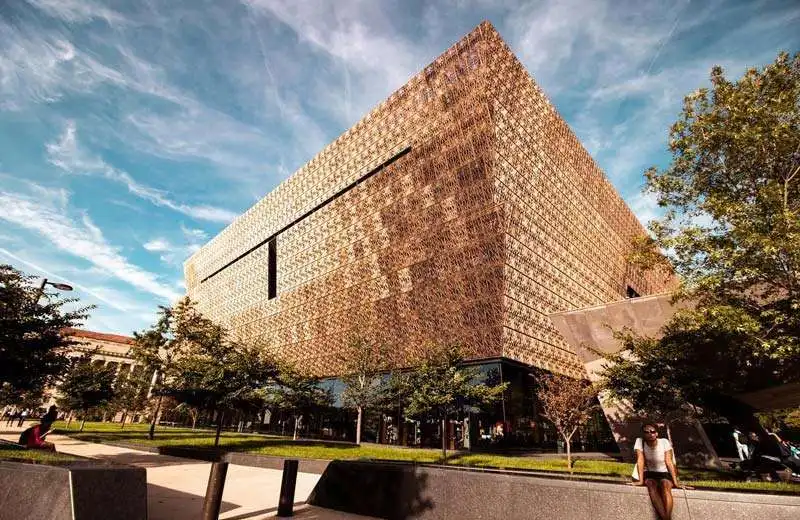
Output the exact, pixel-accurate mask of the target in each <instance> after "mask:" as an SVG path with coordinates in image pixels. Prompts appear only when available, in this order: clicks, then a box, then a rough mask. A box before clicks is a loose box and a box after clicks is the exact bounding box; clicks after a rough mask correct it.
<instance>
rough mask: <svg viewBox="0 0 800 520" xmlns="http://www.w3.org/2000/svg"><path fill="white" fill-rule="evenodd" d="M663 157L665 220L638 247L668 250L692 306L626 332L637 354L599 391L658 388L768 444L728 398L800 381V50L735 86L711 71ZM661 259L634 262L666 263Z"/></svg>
mask: <svg viewBox="0 0 800 520" xmlns="http://www.w3.org/2000/svg"><path fill="white" fill-rule="evenodd" d="M670 150H671V151H672V154H673V160H672V162H671V164H670V165H669V166H668V167H667V168H665V169H663V170H658V169H656V168H652V169H650V170H648V171H647V172H646V174H645V177H646V190H647V191H649V192H650V193H653V194H655V195H656V197H657V200H658V203H659V205H660V206H661V207H663V208H665V209H666V214H665V216H664V217H663V218H662V219H659V220H656V221H654V222H653V223H652V224H651V226H650V229H651V232H652V234H653V236H652V239H640V244H639V245H640V246H644V248H645V249H646V247H648V246H649V247H651V248H660V249H661V250H662V251H665V252H666V254H667V257H668V260H669V261H670V262H671V263H672V264H673V265H674V266H675V269H676V272H677V274H678V275H680V277H681V279H682V285H681V287H680V289H679V290H678V291H677V293H676V299H679V300H680V299H683V300H687V301H691V302H693V306H690V308H687V309H682V310H680V311H679V312H677V313H676V314H675V316H674V317H673V319H672V320H671V321H670V322H669V323H668V324H667V325H666V326H665V327H664V330H663V331H662V332H663V337H661V338H659V339H653V338H643V337H639V336H636V335H635V334H627V337H626V338H625V341H624V343H625V347H626V348H628V349H630V350H631V352H632V354H633V355H632V356H630V357H629V359H627V360H624V359H619V358H618V359H615V361H617V366H615V367H613V368H612V369H611V370H610V371H609V372H608V373H607V375H606V379H607V381H606V386H607V387H608V388H610V389H611V390H612V391H613V392H614V393H615V394H616V395H618V396H625V397H628V398H630V399H632V400H633V399H646V398H647V397H646V395H645V394H647V393H648V392H647V389H648V388H650V393H653V394H655V393H657V392H658V391H661V392H665V393H667V394H669V395H671V396H672V397H671V399H673V400H675V401H679V400H684V401H685V402H688V403H692V404H694V405H697V406H700V407H701V408H703V409H704V410H705V411H707V412H713V413H718V414H720V415H723V416H725V417H727V418H728V419H729V420H730V421H731V422H733V423H734V424H737V425H739V426H740V427H744V428H747V429H750V430H751V431H760V432H761V437H762V442H763V443H764V444H765V445H768V444H769V443H770V442H771V441H770V439H769V438H767V437H766V435H765V434H764V432H763V430H762V429H761V428H760V426H759V425H758V422H757V421H755V419H754V418H753V415H752V410H751V409H749V408H748V407H747V406H746V405H744V404H743V403H741V402H739V401H738V400H736V399H735V398H734V396H735V395H736V394H738V393H740V392H746V391H749V390H754V389H759V388H762V387H763V386H764V385H765V384H770V383H771V384H781V383H788V382H792V381H797V380H798V379H799V378H800V197H798V195H800V187H799V186H800V54H798V55H796V56H794V57H790V56H789V55H788V54H786V53H781V54H780V55H779V56H778V57H777V59H776V60H775V62H774V63H771V64H769V65H767V66H766V67H764V68H763V69H761V70H758V69H755V68H753V69H749V70H748V71H746V72H745V74H744V76H743V77H742V78H740V79H739V80H737V81H730V80H728V79H727V78H726V77H725V75H724V73H723V70H722V69H721V68H719V67H714V68H713V70H712V71H711V88H701V89H699V90H698V91H696V92H694V93H692V94H690V95H689V96H687V97H686V98H685V101H684V106H683V112H682V114H681V116H680V119H679V120H678V121H677V122H676V123H675V124H674V125H673V126H672V129H671V132H670ZM641 250H642V247H639V248H638V251H639V253H640V252H641ZM657 257H658V255H641V254H637V255H635V258H632V259H633V260H634V261H636V262H637V263H638V264H639V265H640V266H641V267H644V268H654V267H658V266H659V265H660V266H663V265H664V263H665V262H666V261H665V260H664V259H658V258H657ZM657 389H658V390H657ZM632 402H634V401H632Z"/></svg>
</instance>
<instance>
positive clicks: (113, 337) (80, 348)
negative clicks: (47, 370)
mask: <svg viewBox="0 0 800 520" xmlns="http://www.w3.org/2000/svg"><path fill="white" fill-rule="evenodd" d="M62 333H63V334H64V335H65V336H69V337H70V338H71V339H73V340H75V341H76V342H78V343H77V344H75V345H72V346H71V347H70V349H69V352H68V353H67V356H69V357H71V358H76V357H80V356H84V355H86V354H89V355H90V356H91V363H93V364H99V365H108V366H111V367H113V368H114V369H115V370H116V372H117V377H120V376H123V375H127V374H129V373H131V372H132V371H133V370H135V369H136V367H137V363H136V361H135V360H134V359H133V358H132V357H131V355H130V348H131V345H132V344H133V338H132V337H130V336H122V335H120V334H108V333H104V332H95V331H91V330H84V329H74V328H69V329H64V330H63V331H62ZM47 394H48V395H49V396H50V398H49V400H48V402H47V403H45V404H46V406H50V405H51V404H55V400H56V396H57V395H58V387H56V388H53V389H50V390H48V391H47Z"/></svg>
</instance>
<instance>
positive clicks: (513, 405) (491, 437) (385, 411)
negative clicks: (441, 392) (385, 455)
mask: <svg viewBox="0 0 800 520" xmlns="http://www.w3.org/2000/svg"><path fill="white" fill-rule="evenodd" d="M470 367H471V368H472V369H473V370H474V371H475V373H476V375H475V383H476V384H477V383H486V384H488V385H495V384H498V383H503V382H508V389H507V390H506V392H504V395H503V398H502V399H499V400H498V401H496V402H495V403H494V404H492V405H490V406H488V407H486V409H483V410H479V409H477V408H473V407H468V406H465V407H464V409H463V411H462V413H460V414H459V416H457V417H452V418H451V419H450V421H449V422H448V424H447V428H446V430H447V431H446V432H444V434H445V435H446V436H447V439H448V447H449V449H464V450H477V451H508V450H512V451H513V450H524V451H543V452H555V451H558V450H561V449H563V443H561V441H560V440H559V436H558V433H557V432H556V430H555V428H554V427H553V425H552V424H550V423H549V422H548V421H546V420H544V419H543V418H542V417H541V405H540V403H539V401H538V399H537V398H536V390H537V381H538V380H539V378H540V377H541V376H542V375H543V374H545V373H546V372H544V371H542V370H540V369H536V368H533V367H529V366H524V365H521V364H517V363H513V362H509V361H508V360H495V361H487V362H480V363H476V364H471V365H470ZM320 386H321V387H322V388H325V389H326V390H329V391H330V392H331V394H332V395H333V398H334V403H333V406H331V407H329V408H326V409H324V410H318V411H316V412H314V413H312V414H310V416H309V417H305V418H304V420H303V422H302V428H301V434H302V436H303V437H305V438H318V439H329V440H338V441H351V442H352V441H355V434H356V424H355V423H356V413H355V411H353V410H348V409H345V408H344V407H343V404H344V403H343V402H342V392H343V390H344V384H343V383H342V381H341V380H340V379H337V378H328V379H323V380H321V381H320ZM284 415H285V414H283V413H280V412H278V413H276V414H272V416H270V414H268V413H267V414H264V421H265V423H264V424H262V428H261V429H262V431H270V432H275V433H281V432H283V433H286V432H290V431H291V428H290V425H289V424H287V422H288V420H289V417H285V416H284ZM441 430H442V428H441V424H440V423H439V422H438V421H437V420H436V419H434V418H417V419H409V418H406V417H405V416H404V413H403V409H402V406H401V404H400V403H396V404H392V403H389V404H387V405H386V406H384V407H383V408H382V409H377V408H374V409H369V410H366V411H365V414H364V424H363V428H362V440H363V441H364V442H374V443H379V444H393V445H398V446H418V447H433V448H438V447H441V436H442V431H441ZM572 449H573V451H576V452H580V451H604V452H608V451H617V446H616V443H615V442H614V439H613V436H612V434H611V430H610V428H609V427H608V423H607V421H606V419H605V417H604V416H603V414H602V412H599V411H598V413H597V414H596V416H595V417H593V418H592V420H591V421H589V424H588V425H587V426H586V427H585V428H583V429H582V430H581V431H580V432H579V433H578V434H577V435H576V436H575V438H574V439H573V446H572Z"/></svg>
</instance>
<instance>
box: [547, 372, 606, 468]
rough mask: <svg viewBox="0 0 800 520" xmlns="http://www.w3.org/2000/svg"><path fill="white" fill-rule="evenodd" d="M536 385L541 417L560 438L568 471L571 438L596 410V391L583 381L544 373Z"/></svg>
mask: <svg viewBox="0 0 800 520" xmlns="http://www.w3.org/2000/svg"><path fill="white" fill-rule="evenodd" d="M538 383H539V385H538V390H537V392H536V393H537V396H538V398H539V401H540V402H541V403H542V415H543V416H544V418H545V419H547V420H548V421H550V422H551V423H553V426H555V428H556V431H558V433H559V435H561V437H562V438H563V439H564V444H565V445H566V448H567V467H569V468H570V469H572V446H571V443H572V437H573V436H574V435H575V432H577V431H578V428H580V427H581V426H584V425H586V423H587V422H588V421H589V420H590V419H591V418H592V415H593V414H594V412H595V411H596V410H597V398H596V396H597V391H596V389H595V388H594V387H593V386H592V385H590V384H589V383H588V382H587V381H584V380H582V379H573V378H571V377H567V376H563V375H559V374H544V375H542V376H541V377H540V378H539V381H538Z"/></svg>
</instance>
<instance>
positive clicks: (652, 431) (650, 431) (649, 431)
mask: <svg viewBox="0 0 800 520" xmlns="http://www.w3.org/2000/svg"><path fill="white" fill-rule="evenodd" d="M643 431H644V433H658V431H656V430H643Z"/></svg>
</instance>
